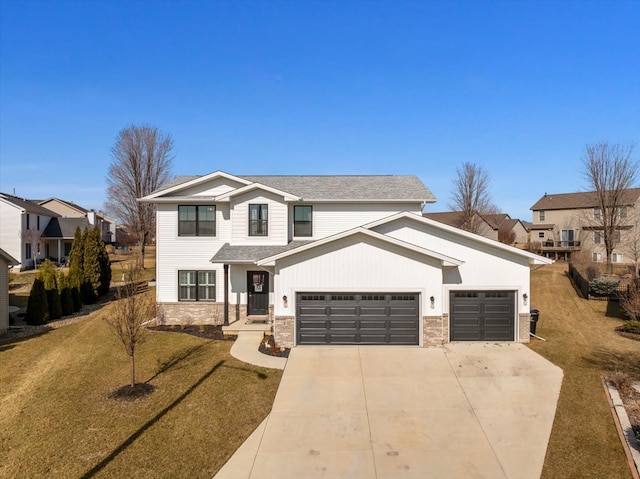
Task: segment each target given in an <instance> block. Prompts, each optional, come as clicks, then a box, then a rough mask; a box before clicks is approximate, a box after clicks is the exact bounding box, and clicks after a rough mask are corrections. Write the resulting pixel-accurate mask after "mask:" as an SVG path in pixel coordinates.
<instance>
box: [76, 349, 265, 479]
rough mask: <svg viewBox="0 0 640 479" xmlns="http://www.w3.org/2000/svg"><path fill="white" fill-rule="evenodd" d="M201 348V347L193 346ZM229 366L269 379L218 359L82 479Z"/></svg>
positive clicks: (102, 465)
mask: <svg viewBox="0 0 640 479" xmlns="http://www.w3.org/2000/svg"><path fill="white" fill-rule="evenodd" d="M193 349H199V348H197V347H196V348H191V350H193ZM222 366H224V367H227V368H230V369H236V370H239V371H245V372H249V373H254V374H256V376H257V377H258V379H263V380H264V379H267V377H268V376H267V375H266V374H265V373H263V372H261V371H256V369H252V368H244V367H239V366H228V365H225V360H224V359H221V360H220V361H218V362H217V363H216V364H215V365H214V366H213V367H212V368H211V369H210V370H209V371H207V372H206V373H205V374H204V375H202V377H201V378H200V379H198V380H197V381H196V382H195V383H193V384H192V385H191V386H190V387H189V388H187V390H186V391H185V392H183V393H182V394H181V395H180V396H178V397H177V398H176V399H175V400H174V401H173V402H172V403H171V404H169V405H168V406H167V407H165V408H164V409H163V410H162V411H160V412H159V413H158V414H156V415H155V416H154V417H152V418H151V419H149V421H147V422H146V423H145V424H143V425H142V426H141V427H140V429H138V430H137V431H136V432H134V433H133V434H131V435H130V436H129V437H128V438H127V439H126V440H125V441H124V442H122V444H120V445H119V446H118V447H116V448H115V449H114V450H113V451H112V452H111V454H109V455H108V456H107V457H105V458H104V459H103V460H102V461H100V462H99V463H98V464H96V465H95V466H94V467H92V468H91V469H90V470H89V471H87V472H86V473H85V474H84V475H83V476H82V477H81V478H80V479H88V478H91V477H93V476H94V475H95V474H97V473H98V472H100V471H101V470H102V469H104V468H105V467H106V466H107V465H108V464H109V463H110V462H111V461H113V460H114V459H115V458H116V457H117V456H118V455H119V454H120V453H122V452H124V451H125V450H126V449H127V448H128V447H129V446H130V445H132V444H133V443H134V442H135V441H136V440H137V439H138V438H139V437H140V436H142V434H143V433H144V432H145V431H146V430H147V429H149V428H150V427H151V426H153V425H154V424H155V423H157V422H158V421H159V420H160V419H162V418H163V417H164V416H165V415H166V414H167V413H169V412H171V411H172V410H173V409H174V408H175V407H176V406H177V405H178V404H180V403H181V402H182V401H184V400H185V399H186V398H187V397H188V396H189V395H190V394H191V393H192V392H193V391H194V390H195V389H196V388H197V387H198V386H200V385H201V384H202V383H203V382H205V381H206V380H207V379H208V378H209V377H210V376H211V375H213V373H215V372H216V371H217V370H218V369H219V368H220V367H222Z"/></svg>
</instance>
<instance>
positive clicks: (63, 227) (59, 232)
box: [42, 218, 91, 238]
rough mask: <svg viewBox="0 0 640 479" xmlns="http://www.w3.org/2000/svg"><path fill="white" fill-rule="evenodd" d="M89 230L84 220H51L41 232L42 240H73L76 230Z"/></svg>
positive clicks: (87, 222)
mask: <svg viewBox="0 0 640 479" xmlns="http://www.w3.org/2000/svg"><path fill="white" fill-rule="evenodd" d="M78 227H80V230H83V229H85V228H91V225H90V224H89V221H87V219H86V218H51V221H49V224H48V225H47V227H46V228H45V229H44V231H43V232H42V237H43V238H73V236H74V234H75V232H76V228H78Z"/></svg>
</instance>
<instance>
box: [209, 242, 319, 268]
mask: <svg viewBox="0 0 640 479" xmlns="http://www.w3.org/2000/svg"><path fill="white" fill-rule="evenodd" d="M308 243H312V241H291V242H290V243H289V244H288V245H285V246H231V245H230V244H229V243H225V244H224V245H222V248H220V249H219V250H218V252H217V253H216V254H215V255H214V256H213V258H211V261H212V262H213V263H227V262H230V263H233V262H245V261H246V262H251V263H253V262H255V261H258V260H260V259H263V258H268V257H269V256H273V255H275V254H280V253H284V252H285V251H289V250H292V249H295V248H298V247H300V246H303V245H305V244H308Z"/></svg>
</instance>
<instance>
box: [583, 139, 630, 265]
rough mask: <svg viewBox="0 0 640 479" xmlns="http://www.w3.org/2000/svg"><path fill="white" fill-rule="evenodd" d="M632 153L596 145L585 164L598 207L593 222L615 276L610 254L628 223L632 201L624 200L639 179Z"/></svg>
mask: <svg viewBox="0 0 640 479" xmlns="http://www.w3.org/2000/svg"><path fill="white" fill-rule="evenodd" d="M633 153H634V145H628V146H623V145H618V144H614V145H610V144H609V143H606V142H604V143H596V144H593V145H587V146H586V154H585V156H584V158H583V161H582V166H583V171H582V173H583V175H584V178H585V179H586V181H587V183H588V185H589V187H590V189H591V190H593V192H594V194H595V196H596V203H597V205H598V206H597V208H598V210H597V212H594V215H593V217H592V219H591V222H592V225H593V227H594V228H595V229H597V230H598V231H600V232H601V233H602V239H603V242H604V247H605V252H606V257H607V261H606V264H607V271H608V272H609V273H612V272H613V264H612V263H611V253H612V252H613V249H614V248H615V246H616V232H618V234H620V231H621V229H622V226H623V225H625V223H626V218H625V216H626V205H627V204H628V203H629V201H628V200H627V199H626V197H625V196H626V193H627V190H629V189H630V188H633V187H634V185H635V183H636V180H637V177H638V162H637V161H636V160H635V159H634V157H633Z"/></svg>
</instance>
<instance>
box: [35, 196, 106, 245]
mask: <svg viewBox="0 0 640 479" xmlns="http://www.w3.org/2000/svg"><path fill="white" fill-rule="evenodd" d="M38 204H39V205H41V206H44V207H45V208H47V209H49V210H51V211H54V212H55V213H57V214H58V215H59V216H61V217H62V218H86V219H87V221H88V223H89V224H90V225H91V226H94V227H98V228H99V229H100V233H101V235H102V241H104V242H105V243H107V244H108V243H113V242H114V241H115V238H116V221H115V220H114V219H112V218H109V217H108V216H107V215H105V214H104V213H103V212H102V211H98V212H96V211H94V210H88V209H86V208H83V207H82V206H79V205H76V204H75V203H71V202H69V201H65V200H61V199H60V198H49V199H47V200H42V201H38ZM72 237H73V235H72Z"/></svg>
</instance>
